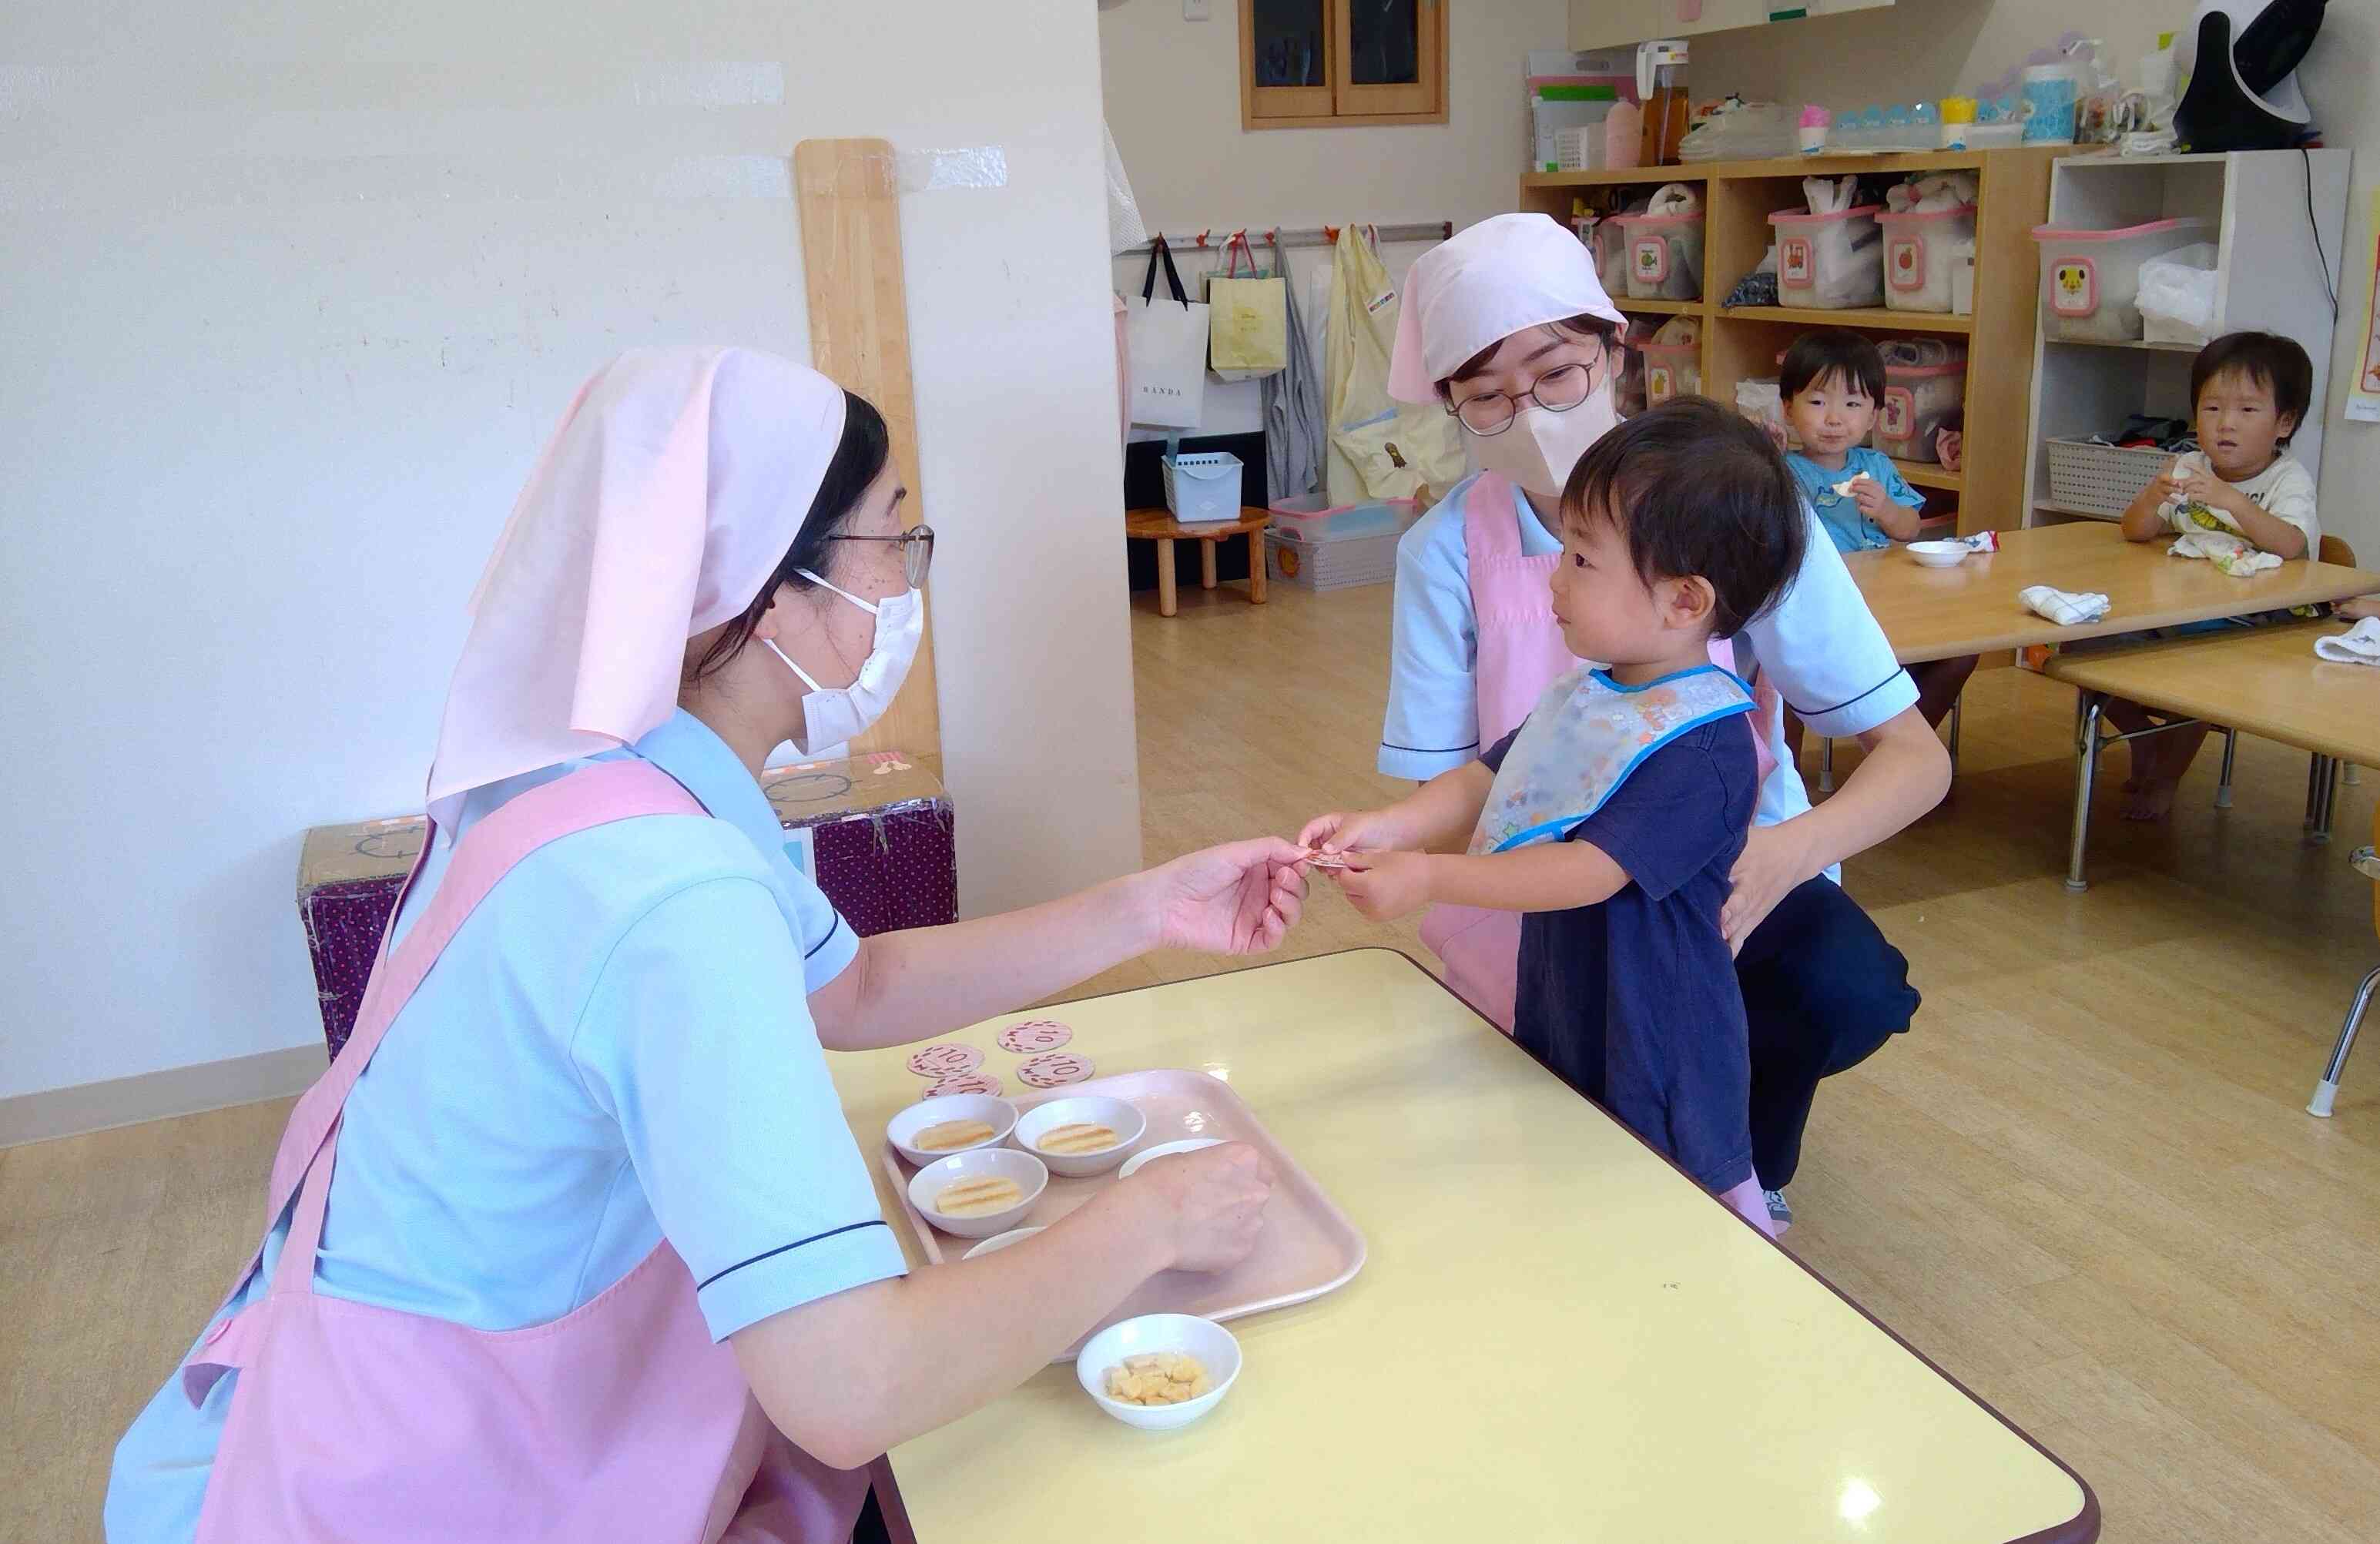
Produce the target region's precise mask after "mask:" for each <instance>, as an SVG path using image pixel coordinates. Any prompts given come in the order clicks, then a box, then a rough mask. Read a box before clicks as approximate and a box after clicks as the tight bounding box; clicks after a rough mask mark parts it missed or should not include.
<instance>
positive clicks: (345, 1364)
mask: <svg viewBox="0 0 2380 1544" xmlns="http://www.w3.org/2000/svg"><path fill="white" fill-rule="evenodd" d="M703 813H704V810H703V808H702V806H701V805H700V804H698V802H697V801H696V800H695V799H694V797H693V796H691V795H690V794H688V793H687V792H686V790H685V789H684V788H682V787H680V786H679V785H678V784H677V783H676V782H675V781H674V780H673V779H671V778H670V777H669V776H668V774H666V773H664V772H662V771H661V770H660V769H658V768H656V767H653V766H651V765H650V764H648V763H646V762H642V761H614V762H605V763H602V764H600V765H597V766H594V767H589V768H587V769H585V770H582V771H580V772H573V773H571V774H570V775H569V776H567V777H564V778H562V779H560V780H558V781H556V782H553V783H548V784H542V785H540V786H539V787H537V788H534V789H531V790H530V791H528V793H525V794H522V795H520V796H516V797H515V798H513V799H512V800H510V801H509V802H507V803H506V804H505V805H504V807H503V808H500V809H498V810H497V811H496V812H495V813H493V814H492V815H490V816H489V817H488V818H487V819H486V820H484V821H480V822H479V823H478V824H477V825H475V826H473V827H472V828H471V831H470V833H468V835H466V836H465V837H464V838H463V839H462V841H461V842H460V843H459V844H457V845H456V846H455V854H454V857H453V860H452V862H451V864H450V866H449V868H448V869H447V873H446V877H445V879H444V881H443V882H442V883H441V884H440V885H439V887H438V892H437V894H435V895H433V896H432V897H431V901H430V905H429V908H428V910H427V912H426V913H425V914H424V915H423V916H422V918H420V919H419V922H417V923H416V924H415V925H414V927H413V929H412V930H410V931H409V932H407V934H406V938H405V942H404V943H403V944H402V945H401V946H399V947H398V948H397V949H396V950H395V953H394V954H392V953H390V952H389V949H388V946H387V942H386V941H385V939H383V942H382V949H381V956H380V960H379V962H378V965H377V967H376V968H375V969H374V970H373V972H372V975H371V979H370V983H369V985H368V986H367V987H366V988H365V992H364V1001H363V1006H362V1010H361V1012H360V1013H359V1015H358V1017H357V1020H356V1027H355V1033H354V1036H353V1038H352V1039H349V1040H348V1042H347V1044H346V1048H345V1050H343V1051H342V1052H341V1053H340V1055H339V1058H338V1060H337V1061H335V1062H334V1063H333V1064H331V1067H330V1070H329V1071H327V1072H325V1073H324V1074H323V1075H322V1080H321V1081H320V1082H318V1083H316V1084H315V1085H314V1087H313V1088H310V1090H308V1091H307V1093H306V1094H305V1096H304V1097H303V1098H301V1099H300V1100H298V1101H297V1109H296V1110H295V1111H294V1112H292V1113H291V1115H290V1118H289V1127H288V1130H287V1131H286V1132H285V1134H284V1135H283V1137H282V1138H281V1148H280V1150H279V1152H278V1153H277V1154H276V1155H275V1156H274V1158H273V1181H272V1190H271V1195H270V1198H269V1204H268V1206H267V1207H266V1210H265V1227H266V1231H267V1234H268V1236H269V1234H270V1233H271V1229H272V1227H273V1222H275V1221H276V1220H277V1219H278V1218H279V1216H280V1215H281V1212H282V1210H283V1209H284V1208H285V1207H286V1206H287V1205H288V1203H289V1200H290V1198H291V1197H292V1196H293V1195H294V1196H296V1198H297V1207H296V1210H294V1212H293V1213H292V1214H291V1217H290V1223H289V1234H288V1238H287V1240H286V1242H285V1244H284V1246H283V1247H282V1251H281V1257H280V1261H279V1264H278V1266H277V1268H276V1269H275V1270H274V1271H273V1281H272V1284H271V1288H270V1290H269V1291H268V1293H267V1294H266V1295H264V1296H263V1297H261V1298H260V1299H258V1300H257V1301H255V1302H253V1303H251V1304H249V1306H248V1307H245V1308H243V1309H241V1310H240V1311H239V1312H238V1313H237V1314H235V1315H234V1316H232V1317H231V1318H230V1319H225V1320H224V1321H223V1322H222V1323H221V1324H218V1325H216V1326H215V1327H214V1328H213V1329H212V1330H211V1331H208V1332H207V1335H206V1337H205V1339H204V1340H203V1342H202V1343H200V1346H199V1347H198V1349H196V1350H195V1351H193V1352H192V1353H191V1354H190V1357H189V1359H188V1361H187V1362H185V1363H184V1364H183V1367H182V1384H183V1389H184V1391H185V1392H187V1393H188V1396H189V1398H190V1400H191V1401H192V1402H193V1403H194V1404H195V1403H196V1402H198V1401H199V1400H200V1399H203V1398H204V1397H205V1395H206V1392H207V1391H208V1390H209V1389H210V1388H212V1386H213V1385H214V1383H215V1381H216V1380H218V1379H220V1378H221V1377H222V1376H223V1375H224V1374H225V1372H228V1371H234V1370H236V1371H237V1372H238V1373H239V1381H238V1383H237V1385H235V1387H234V1389H233V1391H232V1400H231V1409H230V1413H229V1416H228V1417H227V1419H226V1421H225V1427H224V1431H223V1438H222V1441H221V1444H220V1446H219V1447H218V1449H217V1451H216V1454H215V1462H214V1469H213V1472H212V1476H211V1477H210V1478H209V1480H208V1484H207V1492H206V1500H205V1502H204V1503H203V1505H202V1507H201V1509H200V1515H199V1529H198V1538H199V1540H200V1544H268V1541H273V1540H283V1539H288V1540H298V1539H305V1540H318V1539H339V1540H345V1541H353V1544H383V1541H386V1544H395V1541H397V1540H413V1539H424V1538H437V1539H454V1540H473V1541H477V1540H498V1539H501V1540H504V1541H505V1544H515V1541H522V1540H532V1539H551V1540H555V1541H557V1544H558V1541H561V1540H582V1539H592V1538H634V1539H638V1540H656V1541H658V1540H673V1541H674V1540H688V1541H696V1540H698V1541H702V1544H710V1541H713V1540H721V1539H728V1540H737V1541H747V1540H748V1541H752V1544H763V1541H766V1544H794V1541H795V1540H803V1541H811V1544H816V1541H821V1540H827V1539H833V1540H837V1541H840V1540H843V1539H847V1538H849V1537H850V1534H851V1526H852V1523H853V1521H854V1520H855V1519H856V1516H857V1514H858V1512H859V1507H860V1503H861V1501H862V1500H863V1498H864V1496H865V1493H866V1489H867V1484H868V1472H867V1471H866V1470H853V1471H849V1472H844V1471H841V1470H834V1469H829V1468H827V1467H826V1466H825V1465H821V1464H820V1463H818V1462H817V1461H816V1460H815V1459H812V1458H810V1457H809V1456H808V1455H807V1454H806V1453H802V1452H801V1451H800V1450H799V1449H797V1448H795V1447H794V1446H793V1445H792V1444H791V1443H789V1442H787V1441H785V1440H784V1438H783V1436H781V1435H780V1434H779V1433H778V1432H777V1431H776V1429H775V1428H774V1427H772V1426H771V1424H770V1422H769V1420H768V1418H767V1416H764V1415H763V1414H762V1413H761V1410H760V1407H759V1404H758V1403H757V1402H756V1401H755V1400H754V1399H753V1397H752V1393H751V1391H750V1389H749V1388H748V1387H747V1384H746V1383H745V1381H744V1378H743V1375H742V1373H741V1372H740V1371H739V1370H738V1368H736V1365H735V1355H734V1353H733V1352H731V1351H730V1350H729V1349H728V1347H726V1346H725V1345H721V1344H715V1343H713V1342H712V1341H711V1339H710V1331H709V1330H708V1329H707V1328H706V1327H705V1325H704V1322H703V1319H702V1313H701V1310H700V1308H699V1307H698V1305H697V1303H696V1299H695V1289H694V1279H693V1277H692V1276H691V1275H690V1274H689V1273H688V1272H687V1270H686V1264H685V1262H684V1261H682V1260H680V1259H679V1258H678V1257H677V1253H676V1251H674V1250H673V1249H672V1248H671V1247H670V1246H669V1245H668V1244H667V1243H666V1242H663V1243H662V1244H661V1245H660V1246H658V1247H656V1248H655V1249H654V1250H653V1252H652V1253H651V1254H650V1255H649V1256H647V1257H646V1258H645V1259H644V1261H643V1262H642V1263H641V1264H639V1265H638V1266H637V1267H636V1269H634V1270H631V1271H629V1272H628V1274H627V1275H625V1276H624V1277H622V1278H621V1279H620V1280H619V1281H618V1282H617V1283H613V1285H612V1286H611V1287H610V1288H609V1289H608V1290H606V1291H605V1292H603V1293H602V1294H601V1295H599V1296H598V1297H596V1298H595V1299H594V1300H593V1301H591V1302H589V1303H588V1304H586V1305H584V1306H583V1307H579V1308H577V1309H576V1310H575V1311H573V1312H571V1313H568V1314H565V1316H563V1317H562V1318H561V1319H555V1320H554V1321H553V1323H551V1324H541V1325H538V1326H535V1327H533V1328H530V1329H526V1330H509V1331H482V1330H473V1329H469V1328H468V1327H466V1326H464V1325H460V1324H455V1323H453V1322H450V1321H448V1320H445V1319H433V1318H430V1317H427V1316H423V1315H419V1314H410V1313H405V1312H402V1311H399V1310H397V1309H393V1308H383V1307H371V1306H370V1305H367V1304H362V1303H354V1302H348V1301H346V1300H345V1299H342V1298H335V1297H325V1296H322V1295H318V1294H317V1293H316V1292H315V1290H314V1258H315V1250H316V1247H317V1246H318V1245H319V1244H320V1243H321V1241H322V1213H323V1208H324V1205H325V1202H326V1200H327V1198H328V1197H329V1194H330V1186H331V1173H332V1167H333V1165H334V1163H335V1162H336V1161H337V1156H338V1147H339V1116H340V1112H341V1110H342V1109H343V1107H344V1106H345V1104H346V1097H347V1093H348V1091H349V1090H350V1089H352V1088H354V1087H355V1084H356V1079H357V1078H358V1076H361V1075H362V1073H363V1070H364V1068H365V1067H366V1066H367V1065H368V1064H370V1061H371V1057H372V1052H373V1051H374V1050H375V1049H377V1048H378V1046H379V1045H380V1042H381V1038H382V1037H383V1035H385V1034H386V1033H387V1032H388V1028H389V1026H390V1024H391V1023H392V1022H393V1021H394V1020H395V1018H396V1015H397V1013H398V1011H399V1010H400V1009H402V1008H403V1007H404V1006H405V1004H406V1002H407V999H408V998H410V997H411V996H412V995H413V992H414V990H415V989H416V988H417V987H419V985H420V984H421V981H422V979H423V978H424V977H426V976H427V975H428V974H429V972H430V969H431V966H432V965H434V964H435V963H436V962H437V959H438V956H439V954H440V953H441V952H442V951H443V949H444V948H445V946H446V944H447V942H448V941H449V940H451V939H452V938H453V937H454V936H455V930H456V929H457V928H459V927H461V926H462V924H463V921H464V919H465V918H468V917H469V916H470V914H471V912H472V910H473V909H474V908H475V907H476V906H478V905H479V904H480V901H481V900H483V899H485V898H486V896H487V894H488V893H489V891H491V890H492V889H493V888H494V886H495V884H496V882H497V881H499V880H501V879H503V878H504V875H505V873H506V872H508V871H509V870H510V869H512V867H513V866H514V865H515V864H516V863H518V862H519V861H520V860H521V859H522V858H524V857H528V855H529V854H530V853H532V852H534V851H536V850H537V849H538V848H540V847H541V846H543V845H545V844H546V843H548V842H551V841H553V840H554V839H555V838H557V837H561V836H566V835H568V834H570V833H573V832H577V831H585V830H588V829H589V828H591V827H594V826H599V825H604V824H608V823H609V822H611V821H623V820H628V819H631V818H633V817H636V816H639V815H702V814H703ZM422 850H423V852H424V853H425V854H426V853H427V852H428V851H429V850H430V843H428V842H425V843H424V844H423V848H422ZM419 873H420V869H419V864H418V863H417V866H416V869H415V877H416V878H417V879H418V878H419ZM411 885H412V881H407V889H408V890H410V888H411ZM401 904H402V903H400V906H401ZM393 927H394V918H392V928H393ZM262 1259H263V1250H262V1247H261V1246H260V1247H259V1249H258V1252H257V1255H256V1257H255V1258H253V1259H251V1260H250V1262H249V1268H248V1270H244V1271H242V1272H241V1276H240V1280H241V1282H242V1283H245V1282H246V1281H247V1280H248V1278H249V1272H251V1271H254V1270H257V1269H258V1268H259V1267H260V1266H261V1262H262ZM238 1291H239V1287H238V1286H237V1285H235V1286H234V1288H233V1295H235V1296H236V1295H237V1294H238ZM225 1301H226V1304H227V1303H228V1302H229V1299H228V1298H227V1299H226V1300H225Z"/></svg>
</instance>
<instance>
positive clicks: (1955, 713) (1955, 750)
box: [1950, 692, 1967, 777]
mask: <svg viewBox="0 0 2380 1544" xmlns="http://www.w3.org/2000/svg"><path fill="white" fill-rule="evenodd" d="M1966 708H1967V695H1966V693H1964V692H1961V693H1960V694H1959V695H1958V696H1956V697H1954V698H1952V699H1950V775H1951V776H1952V777H1956V776H1958V775H1959V721H1960V719H1961V718H1962V717H1963V716H1964V715H1965V713H1966Z"/></svg>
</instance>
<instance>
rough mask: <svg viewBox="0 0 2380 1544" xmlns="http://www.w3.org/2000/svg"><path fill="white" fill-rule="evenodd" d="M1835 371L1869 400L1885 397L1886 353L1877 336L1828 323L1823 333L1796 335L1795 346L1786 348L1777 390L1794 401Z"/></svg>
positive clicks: (1835, 373) (1874, 400)
mask: <svg viewBox="0 0 2380 1544" xmlns="http://www.w3.org/2000/svg"><path fill="white" fill-rule="evenodd" d="M1835 375H1840V376H1841V377H1842V378H1843V379H1844V380H1845V381H1848V382H1850V383H1852V385H1854V386H1857V387H1858V388H1859V389H1860V390H1861V391H1862V392H1864V393H1865V394H1866V395H1867V399H1868V400H1869V401H1870V402H1879V401H1882V400H1883V398H1884V355H1883V353H1882V352H1881V351H1879V350H1878V349H1877V348H1876V340H1875V339H1873V338H1870V337H1868V336H1866V335H1864V334H1860V333H1847V332H1845V331H1843V330H1842V329H1841V328H1840V327H1829V328H1828V329H1827V330H1826V331H1825V332H1823V333H1803V334H1802V335H1801V336H1800V337H1798V338H1795V339H1794V340H1793V346H1792V347H1791V348H1788V349H1787V350H1785V362H1784V364H1783V365H1782V366H1781V367H1780V368H1779V372H1778V376H1777V390H1778V392H1779V394H1780V395H1782V396H1783V397H1784V399H1785V400H1786V401H1788V402H1791V401H1792V400H1793V399H1794V398H1795V397H1797V396H1799V395H1802V394H1803V392H1806V391H1808V390H1809V389H1810V387H1811V385H1812V384H1813V383H1816V382H1821V381H1825V380H1826V379H1828V377H1829V376H1835Z"/></svg>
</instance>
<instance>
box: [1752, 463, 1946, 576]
mask: <svg viewBox="0 0 2380 1544" xmlns="http://www.w3.org/2000/svg"><path fill="white" fill-rule="evenodd" d="M1785 469H1786V470H1787V471H1790V472H1791V473H1792V474H1793V480H1794V481H1795V482H1797V483H1799V484H1801V487H1802V496H1803V498H1805V499H1807V500H1808V501H1809V502H1810V508H1811V509H1812V510H1813V511H1814V512H1815V513H1816V515H1817V517H1818V524H1819V525H1821V526H1823V527H1825V528H1826V531H1827V537H1828V540H1829V541H1833V542H1834V544H1835V551H1837V552H1839V553H1865V552H1873V551H1875V550H1876V548H1878V547H1889V546H1891V545H1892V538H1891V537H1889V536H1887V535H1885V534H1884V528H1883V527H1882V526H1879V525H1877V524H1876V522H1875V521H1874V520H1871V519H1869V518H1868V517H1866V516H1864V515H1863V514H1861V513H1860V507H1859V505H1856V504H1854V503H1852V501H1851V500H1850V499H1849V498H1847V497H1846V496H1844V495H1843V494H1841V493H1838V492H1835V487H1836V485H1837V484H1839V483H1844V482H1849V481H1850V480H1852V479H1853V478H1855V477H1862V476H1864V477H1869V478H1873V479H1875V480H1876V481H1878V482H1880V483H1882V484H1884V496H1885V497H1886V498H1888V499H1890V500H1891V501H1892V502H1893V503H1895V504H1898V505H1905V506H1906V507H1908V508H1911V509H1923V508H1925V494H1923V493H1921V492H1918V491H1917V490H1916V489H1914V488H1912V487H1911V486H1910V485H1909V483H1908V482H1907V480H1904V479H1903V478H1902V477H1901V475H1900V471H1899V470H1898V469H1897V468H1894V466H1893V464H1892V457H1891V456H1887V455H1885V454H1884V452H1882V451H1880V450H1870V449H1868V447H1867V446H1865V445H1853V446H1852V448H1851V449H1850V450H1849V451H1848V452H1846V453H1845V455H1844V456H1843V469H1842V470H1841V471H1839V472H1830V471H1828V469H1827V468H1824V467H1821V466H1820V465H1818V464H1817V463H1816V462H1815V461H1813V460H1811V459H1810V458H1809V457H1808V456H1804V455H1803V454H1802V453H1801V452H1800V451H1798V450H1789V451H1787V452H1786V453H1785Z"/></svg>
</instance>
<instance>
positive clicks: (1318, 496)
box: [1269, 493, 1421, 541]
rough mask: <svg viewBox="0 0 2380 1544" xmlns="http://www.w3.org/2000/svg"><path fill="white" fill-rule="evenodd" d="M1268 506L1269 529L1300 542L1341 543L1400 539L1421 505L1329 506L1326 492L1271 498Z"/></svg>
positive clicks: (1380, 502) (1376, 502) (1368, 501)
mask: <svg viewBox="0 0 2380 1544" xmlns="http://www.w3.org/2000/svg"><path fill="white" fill-rule="evenodd" d="M1269 509H1270V510H1271V513H1272V524H1273V529H1275V530H1278V531H1280V532H1281V534H1283V535H1285V536H1293V537H1295V538H1296V539H1297V540H1299V541H1346V540H1348V539H1349V538H1351V537H1358V536H1378V535H1380V534H1381V533H1382V532H1386V533H1387V534H1389V535H1390V536H1403V534H1404V533H1405V528H1406V527H1408V526H1410V525H1412V524H1413V523H1414V522H1415V520H1417V519H1419V518H1420V517H1421V505H1420V503H1419V502H1418V501H1416V500H1414V499H1366V500H1363V501H1362V502H1360V503H1357V504H1332V503H1331V502H1330V494H1328V493H1299V494H1296V495H1294V496H1293V497H1290V498H1285V499H1275V500H1273V501H1272V504H1271V505H1269Z"/></svg>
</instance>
